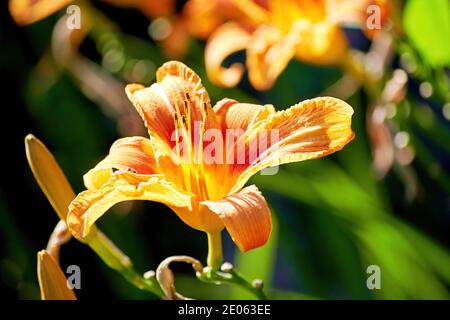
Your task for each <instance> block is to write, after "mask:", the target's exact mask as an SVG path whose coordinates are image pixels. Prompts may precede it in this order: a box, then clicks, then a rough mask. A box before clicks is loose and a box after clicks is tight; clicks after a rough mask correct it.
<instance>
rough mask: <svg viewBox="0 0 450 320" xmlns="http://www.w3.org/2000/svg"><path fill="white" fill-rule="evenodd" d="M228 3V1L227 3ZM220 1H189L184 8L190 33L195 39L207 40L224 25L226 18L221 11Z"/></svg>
mask: <svg viewBox="0 0 450 320" xmlns="http://www.w3.org/2000/svg"><path fill="white" fill-rule="evenodd" d="M225 2H226V1H225ZM218 4H219V1H215V0H212V1H211V0H189V1H187V2H186V4H185V5H184V7H183V16H184V18H185V20H186V23H187V27H188V29H189V33H190V34H192V35H193V36H194V37H197V38H201V39H206V38H208V37H209V35H210V34H211V33H212V32H213V31H214V30H215V29H216V28H217V27H219V26H220V25H221V24H222V23H224V21H225V20H224V17H223V15H222V11H221V10H218V9H219V6H218Z"/></svg>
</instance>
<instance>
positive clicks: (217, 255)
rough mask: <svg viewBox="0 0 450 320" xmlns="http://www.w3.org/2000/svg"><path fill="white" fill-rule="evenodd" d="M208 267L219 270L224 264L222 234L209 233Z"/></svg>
mask: <svg viewBox="0 0 450 320" xmlns="http://www.w3.org/2000/svg"><path fill="white" fill-rule="evenodd" d="M207 235H208V259H207V262H208V267H210V268H211V269H212V270H218V269H219V267H220V265H221V264H222V260H223V257H222V234H221V231H219V232H208V233H207Z"/></svg>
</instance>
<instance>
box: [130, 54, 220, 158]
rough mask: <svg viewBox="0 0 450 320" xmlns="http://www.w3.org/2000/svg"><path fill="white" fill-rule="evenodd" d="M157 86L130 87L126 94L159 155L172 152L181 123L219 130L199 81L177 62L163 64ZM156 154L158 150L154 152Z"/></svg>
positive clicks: (196, 76) (206, 95) (193, 73)
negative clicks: (179, 122)
mask: <svg viewBox="0 0 450 320" xmlns="http://www.w3.org/2000/svg"><path fill="white" fill-rule="evenodd" d="M156 78H157V82H156V83H154V84H153V85H151V86H150V87H148V88H145V87H144V86H142V85H138V84H131V85H128V86H127V87H126V92H127V94H128V97H129V98H130V100H131V102H132V103H133V105H134V106H135V107H136V109H137V110H138V112H139V114H140V115H141V117H142V118H143V120H144V123H145V125H146V127H147V128H148V129H149V133H150V137H151V138H153V139H154V141H153V143H154V144H155V145H156V148H157V151H161V152H170V150H172V149H173V146H174V144H175V142H174V141H172V139H171V137H172V134H173V133H174V131H175V121H176V117H177V118H178V121H181V120H182V118H183V119H186V121H187V123H189V124H190V126H191V128H194V122H202V123H203V122H204V127H205V129H208V128H213V127H216V126H217V120H216V116H215V114H214V112H213V111H212V108H211V103H210V99H209V96H208V93H207V91H206V89H205V88H204V87H203V85H202V82H201V79H200V77H199V76H198V75H197V74H196V73H195V72H194V71H192V70H191V69H190V68H188V67H187V66H186V65H184V64H183V63H181V62H178V61H170V62H166V63H165V64H163V65H162V66H161V67H160V68H159V69H158V71H157V73H156ZM155 151H156V150H155Z"/></svg>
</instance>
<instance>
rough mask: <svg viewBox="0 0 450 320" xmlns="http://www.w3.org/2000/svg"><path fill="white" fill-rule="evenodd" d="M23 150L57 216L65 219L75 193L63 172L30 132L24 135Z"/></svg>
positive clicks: (45, 148)
mask: <svg viewBox="0 0 450 320" xmlns="http://www.w3.org/2000/svg"><path fill="white" fill-rule="evenodd" d="M25 152H26V155H27V160H28V164H29V165H30V168H31V171H32V172H33V175H34V178H35V179H36V181H37V182H38V184H39V186H40V187H41V190H42V191H43V192H44V194H45V196H46V197H47V199H48V201H49V202H50V204H51V205H52V207H53V209H54V210H55V211H56V213H57V214H58V216H59V218H60V219H61V220H64V221H65V220H66V215H67V207H68V206H69V204H70V202H71V201H72V200H73V199H74V198H75V193H74V192H73V189H72V187H71V186H70V184H69V182H68V181H67V178H66V176H65V175H64V172H63V171H62V170H61V167H60V166H59V165H58V163H57V162H56V160H55V158H54V157H53V155H52V154H51V153H50V151H49V150H48V149H47V147H46V146H45V145H44V144H43V143H42V142H41V141H40V140H39V139H38V138H36V137H35V136H33V135H32V134H29V135H27V136H26V137H25Z"/></svg>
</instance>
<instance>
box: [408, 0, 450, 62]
mask: <svg viewBox="0 0 450 320" xmlns="http://www.w3.org/2000/svg"><path fill="white" fill-rule="evenodd" d="M403 24H404V28H405V32H406V35H407V36H408V37H409V38H410V39H411V42H412V44H413V45H414V46H415V47H416V49H417V50H418V51H419V52H420V54H421V55H422V57H423V59H424V60H425V61H426V62H427V63H428V64H430V65H431V66H434V67H439V66H448V65H450V41H449V39H450V2H449V1H447V0H428V1H423V0H408V1H406V6H405V11H404V15H403Z"/></svg>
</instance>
